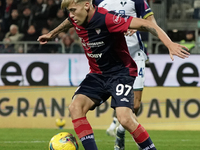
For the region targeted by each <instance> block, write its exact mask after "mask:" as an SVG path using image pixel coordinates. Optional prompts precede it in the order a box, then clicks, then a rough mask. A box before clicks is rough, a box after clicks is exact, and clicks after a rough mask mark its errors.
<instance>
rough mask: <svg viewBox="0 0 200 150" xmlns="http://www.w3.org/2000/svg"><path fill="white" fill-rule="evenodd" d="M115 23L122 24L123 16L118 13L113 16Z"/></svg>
mask: <svg viewBox="0 0 200 150" xmlns="http://www.w3.org/2000/svg"><path fill="white" fill-rule="evenodd" d="M113 22H114V23H115V24H119V23H120V22H121V14H118V13H116V14H115V15H114V16H113Z"/></svg>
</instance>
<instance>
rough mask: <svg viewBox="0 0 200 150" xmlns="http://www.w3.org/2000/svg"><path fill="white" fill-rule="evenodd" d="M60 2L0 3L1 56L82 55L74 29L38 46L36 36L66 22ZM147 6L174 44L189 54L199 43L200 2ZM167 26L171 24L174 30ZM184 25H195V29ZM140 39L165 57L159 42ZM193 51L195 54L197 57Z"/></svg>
mask: <svg viewBox="0 0 200 150" xmlns="http://www.w3.org/2000/svg"><path fill="white" fill-rule="evenodd" d="M61 1H62V0H0V53H84V50H83V48H82V46H81V42H80V40H79V38H78V36H77V34H76V32H75V30H74V29H73V28H71V29H70V30H69V31H67V32H62V33H60V34H59V35H58V36H57V37H56V38H55V39H52V43H50V44H46V45H39V43H38V42H37V38H38V36H39V35H41V34H45V33H48V32H49V31H50V30H52V29H54V28H55V27H56V26H58V25H59V24H60V23H61V22H62V21H63V20H64V19H66V17H67V13H66V12H65V11H64V10H62V9H60V4H61ZM148 3H149V4H150V7H151V8H152V10H153V12H154V15H155V18H156V20H157V22H158V25H159V26H160V27H161V28H163V29H164V30H165V31H166V32H167V34H168V35H169V36H170V38H171V39H172V40H173V41H178V42H181V43H182V44H185V45H187V47H189V49H190V50H191V52H192V51H193V50H192V49H194V48H195V46H196V45H197V44H198V43H199V42H198V41H199V40H198V39H197V38H198V35H199V32H198V20H200V0H148ZM162 7H163V9H161V8H162ZM170 23H173V24H174V26H173V28H172V27H170ZM184 23H185V24H186V23H191V24H192V25H194V24H195V28H194V27H193V26H188V25H187V24H186V25H185V26H184ZM199 26H200V24H199ZM180 27H181V28H180ZM141 35H142V39H143V41H144V43H145V45H146V47H147V48H148V49H152V50H151V51H150V52H149V53H167V50H165V49H166V48H165V47H164V46H163V45H162V44H160V45H159V44H158V43H159V41H158V39H156V38H154V37H150V36H149V34H148V33H141ZM149 43H150V44H149ZM156 48H157V49H156ZM196 49H197V50H196V51H195V50H194V53H200V52H198V48H196Z"/></svg>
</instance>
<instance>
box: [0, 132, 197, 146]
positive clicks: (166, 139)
mask: <svg viewBox="0 0 200 150" xmlns="http://www.w3.org/2000/svg"><path fill="white" fill-rule="evenodd" d="M64 131H66V132H70V133H72V134H73V135H75V136H76V134H75V132H74V130H71V129H62V130H60V129H0V150H48V144H49V141H50V139H51V137H52V136H53V135H55V134H57V133H59V132H64ZM148 133H149V134H150V136H151V138H152V140H153V142H154V144H155V145H156V147H157V149H158V150H200V131H154V130H149V131H148ZM94 134H95V139H96V142H97V146H98V149H99V150H113V146H114V141H115V139H114V138H113V137H110V136H108V135H106V133H105V130H94ZM76 138H77V136H76ZM78 142H79V150H84V149H83V147H82V145H81V143H80V140H78ZM125 149H126V150H137V147H136V145H135V143H134V142H133V140H132V138H131V136H130V135H129V133H128V132H127V133H126V143H125Z"/></svg>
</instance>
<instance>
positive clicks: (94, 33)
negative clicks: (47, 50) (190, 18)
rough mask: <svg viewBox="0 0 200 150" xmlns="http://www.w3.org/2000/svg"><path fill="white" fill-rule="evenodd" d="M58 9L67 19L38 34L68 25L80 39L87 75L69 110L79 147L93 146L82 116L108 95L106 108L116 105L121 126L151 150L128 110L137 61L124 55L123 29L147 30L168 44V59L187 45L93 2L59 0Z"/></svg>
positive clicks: (45, 37) (49, 35) (181, 54)
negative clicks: (87, 65)
mask: <svg viewBox="0 0 200 150" xmlns="http://www.w3.org/2000/svg"><path fill="white" fill-rule="evenodd" d="M61 8H67V9H68V10H69V17H68V18H67V19H66V20H65V21H63V22H62V23H61V24H60V25H59V26H57V27H56V28H55V29H53V30H52V31H50V32H49V33H47V34H44V35H41V36H39V38H38V41H39V42H40V44H45V43H47V42H48V40H50V39H51V38H53V37H55V36H56V35H57V34H58V33H60V32H62V31H66V30H68V29H69V28H71V27H74V28H75V30H76V32H77V34H78V36H79V37H80V38H81V41H82V45H83V48H84V50H85V54H86V57H87V58H88V63H89V66H90V73H88V74H87V75H86V78H85V79H84V80H83V81H82V82H81V84H80V86H79V87H78V88H77V90H76V91H75V93H74V96H73V100H72V102H71V104H70V106H69V111H70V114H71V118H72V123H73V125H74V130H75V132H76V134H77V136H78V137H79V139H80V140H81V142H82V145H83V147H84V149H85V150H97V149H98V148H97V145H96V142H95V138H94V133H93V130H92V127H91V125H90V123H89V121H88V120H87V118H86V115H87V112H88V111H89V110H93V109H94V108H95V107H96V106H99V105H101V104H102V103H103V102H105V101H106V100H107V99H108V98H109V97H110V96H111V97H112V100H111V107H112V108H114V109H116V114H117V118H118V120H119V122H120V123H121V124H122V126H123V127H124V128H125V129H126V130H128V131H129V133H130V134H131V135H132V137H133V138H134V140H135V141H136V142H137V143H138V145H139V146H140V147H141V148H142V149H149V150H156V147H155V145H154V143H153V142H152V140H151V138H150V136H149V134H148V132H147V131H146V130H145V128H144V127H143V126H142V125H141V124H139V123H138V122H137V121H136V116H135V115H134V113H133V112H132V109H133V103H132V102H133V101H132V99H133V87H132V85H133V83H134V80H135V77H136V76H137V65H136V63H135V62H134V60H133V59H132V58H131V56H130V54H129V51H128V47H127V45H126V41H125V37H124V32H126V31H127V29H128V28H129V29H136V30H144V31H149V32H151V33H152V34H153V35H155V36H157V37H158V38H159V39H160V40H161V41H162V42H163V43H164V44H165V45H166V46H167V48H168V49H169V54H170V57H171V59H172V60H174V58H173V55H177V56H178V57H180V58H187V57H188V55H189V52H187V51H185V50H184V49H186V50H187V48H186V47H185V46H182V45H180V44H177V43H174V42H172V41H171V40H170V38H169V37H168V36H167V35H166V33H165V32H164V31H163V30H162V29H161V28H160V27H158V26H157V25H155V24H154V23H151V22H150V21H147V20H144V19H140V18H134V17H131V16H126V15H122V14H119V13H115V12H109V11H107V10H106V9H104V8H101V7H94V6H93V4H92V0H63V1H62V3H61Z"/></svg>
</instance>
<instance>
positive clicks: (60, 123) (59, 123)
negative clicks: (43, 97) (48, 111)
mask: <svg viewBox="0 0 200 150" xmlns="http://www.w3.org/2000/svg"><path fill="white" fill-rule="evenodd" d="M56 126H58V127H59V128H60V129H62V128H63V127H64V126H65V120H64V119H62V118H59V119H56Z"/></svg>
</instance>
